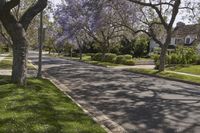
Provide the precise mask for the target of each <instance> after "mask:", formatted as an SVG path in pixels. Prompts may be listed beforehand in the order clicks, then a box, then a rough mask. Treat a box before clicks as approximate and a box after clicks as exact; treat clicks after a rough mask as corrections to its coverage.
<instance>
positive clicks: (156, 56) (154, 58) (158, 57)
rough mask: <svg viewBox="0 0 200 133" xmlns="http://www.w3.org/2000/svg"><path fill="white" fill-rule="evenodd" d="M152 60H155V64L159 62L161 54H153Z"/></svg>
mask: <svg viewBox="0 0 200 133" xmlns="http://www.w3.org/2000/svg"><path fill="white" fill-rule="evenodd" d="M151 58H152V59H153V60H154V63H157V62H159V59H160V55H159V54H153V55H151Z"/></svg>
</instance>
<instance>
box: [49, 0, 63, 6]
mask: <svg viewBox="0 0 200 133" xmlns="http://www.w3.org/2000/svg"><path fill="white" fill-rule="evenodd" d="M50 1H51V2H53V3H54V4H55V5H56V4H60V3H61V0H50Z"/></svg>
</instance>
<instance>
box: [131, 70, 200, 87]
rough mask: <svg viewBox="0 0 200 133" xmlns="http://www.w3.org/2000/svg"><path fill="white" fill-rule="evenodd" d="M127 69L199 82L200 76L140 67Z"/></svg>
mask: <svg viewBox="0 0 200 133" xmlns="http://www.w3.org/2000/svg"><path fill="white" fill-rule="evenodd" d="M129 71H131V72H136V73H141V74H149V75H155V76H160V77H164V78H170V79H175V80H176V79H177V80H182V81H189V82H194V83H199V84H200V76H199V77H197V76H192V75H191V76H190V75H184V74H179V73H174V72H170V71H164V72H159V71H158V70H153V69H140V68H133V69H129Z"/></svg>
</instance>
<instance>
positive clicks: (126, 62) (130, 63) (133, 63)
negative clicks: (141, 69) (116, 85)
mask: <svg viewBox="0 0 200 133" xmlns="http://www.w3.org/2000/svg"><path fill="white" fill-rule="evenodd" d="M123 64H124V65H131V66H132V65H135V61H134V60H126V61H125V62H124V63H123Z"/></svg>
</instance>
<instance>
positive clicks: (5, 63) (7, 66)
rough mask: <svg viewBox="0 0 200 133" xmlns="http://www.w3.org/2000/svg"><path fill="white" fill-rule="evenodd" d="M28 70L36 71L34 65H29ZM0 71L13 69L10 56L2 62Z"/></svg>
mask: <svg viewBox="0 0 200 133" xmlns="http://www.w3.org/2000/svg"><path fill="white" fill-rule="evenodd" d="M27 65H28V69H35V68H34V66H33V64H31V63H28V64H27ZM0 69H6V70H8V69H12V57H10V56H8V57H6V58H5V59H3V60H2V61H0Z"/></svg>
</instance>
